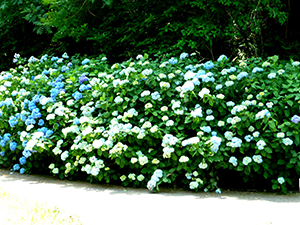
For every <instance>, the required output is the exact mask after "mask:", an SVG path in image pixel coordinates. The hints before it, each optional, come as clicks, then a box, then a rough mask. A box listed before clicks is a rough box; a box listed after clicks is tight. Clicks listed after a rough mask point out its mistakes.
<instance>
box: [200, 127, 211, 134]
mask: <svg viewBox="0 0 300 225" xmlns="http://www.w3.org/2000/svg"><path fill="white" fill-rule="evenodd" d="M200 129H201V130H203V131H204V132H206V133H210V132H211V128H210V126H203V127H200Z"/></svg>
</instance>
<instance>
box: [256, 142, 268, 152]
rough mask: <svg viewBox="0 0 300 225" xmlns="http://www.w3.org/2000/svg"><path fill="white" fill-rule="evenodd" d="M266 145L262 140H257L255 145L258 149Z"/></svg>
mask: <svg viewBox="0 0 300 225" xmlns="http://www.w3.org/2000/svg"><path fill="white" fill-rule="evenodd" d="M266 145H267V144H266V142H265V141H264V140H259V141H258V142H257V143H256V146H257V147H258V150H263V149H264V147H265V146H266Z"/></svg>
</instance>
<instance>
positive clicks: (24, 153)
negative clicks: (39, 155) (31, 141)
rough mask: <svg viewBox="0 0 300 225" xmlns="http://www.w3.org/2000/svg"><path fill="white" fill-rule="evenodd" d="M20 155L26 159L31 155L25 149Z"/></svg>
mask: <svg viewBox="0 0 300 225" xmlns="http://www.w3.org/2000/svg"><path fill="white" fill-rule="evenodd" d="M22 154H23V155H24V156H25V157H26V158H28V157H30V156H31V155H32V154H31V152H30V151H29V150H27V149H24V151H23V152H22Z"/></svg>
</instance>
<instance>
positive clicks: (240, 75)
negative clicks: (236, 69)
mask: <svg viewBox="0 0 300 225" xmlns="http://www.w3.org/2000/svg"><path fill="white" fill-rule="evenodd" d="M246 76H248V73H247V72H240V73H239V74H238V75H237V77H236V79H237V80H241V79H242V78H243V77H246Z"/></svg>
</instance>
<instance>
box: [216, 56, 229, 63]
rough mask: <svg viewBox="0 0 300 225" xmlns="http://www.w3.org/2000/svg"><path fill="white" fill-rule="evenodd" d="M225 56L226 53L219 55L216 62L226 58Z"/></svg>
mask: <svg viewBox="0 0 300 225" xmlns="http://www.w3.org/2000/svg"><path fill="white" fill-rule="evenodd" d="M227 59H228V58H227V56H226V55H220V56H219V58H218V59H217V61H218V62H222V61H223V60H224V61H225V60H227Z"/></svg>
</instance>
